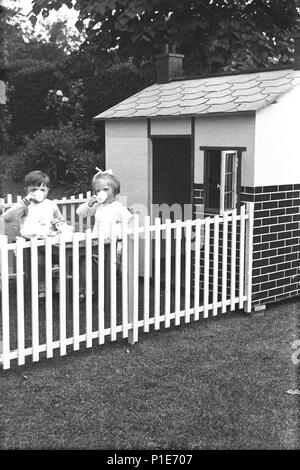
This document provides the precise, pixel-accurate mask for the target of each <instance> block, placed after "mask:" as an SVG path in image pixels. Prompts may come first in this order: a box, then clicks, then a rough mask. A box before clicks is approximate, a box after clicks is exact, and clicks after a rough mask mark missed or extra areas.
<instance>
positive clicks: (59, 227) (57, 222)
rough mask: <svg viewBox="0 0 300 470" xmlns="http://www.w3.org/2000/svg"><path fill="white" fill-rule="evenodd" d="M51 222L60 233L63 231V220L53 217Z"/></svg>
mask: <svg viewBox="0 0 300 470" xmlns="http://www.w3.org/2000/svg"><path fill="white" fill-rule="evenodd" d="M51 224H52V225H53V227H54V228H55V230H57V232H58V233H61V232H62V225H63V224H62V222H61V221H60V220H59V219H56V218H54V219H52V220H51Z"/></svg>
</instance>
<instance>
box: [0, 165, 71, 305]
mask: <svg viewBox="0 0 300 470" xmlns="http://www.w3.org/2000/svg"><path fill="white" fill-rule="evenodd" d="M24 186H25V192H26V195H25V197H24V198H23V199H22V200H21V201H19V202H17V203H16V204H14V205H13V206H12V207H11V208H10V209H8V210H7V211H6V212H5V213H4V216H3V217H4V221H5V222H6V223H19V235H20V236H21V237H24V238H26V239H31V238H33V237H37V238H40V239H43V238H46V237H48V236H53V235H56V234H57V233H58V232H60V231H61V229H62V227H63V226H64V224H65V223H66V220H65V218H64V217H63V216H62V214H61V212H60V210H59V208H58V206H57V204H56V203H55V202H54V201H51V200H50V199H47V195H48V192H49V188H50V179H49V177H48V176H47V175H46V174H45V173H43V172H42V171H39V170H36V171H31V172H30V173H28V174H27V175H26V176H25V178H24ZM38 251H39V252H38V264H39V298H41V299H42V298H45V268H44V265H45V254H44V252H43V251H42V250H38Z"/></svg>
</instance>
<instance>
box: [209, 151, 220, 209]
mask: <svg viewBox="0 0 300 470" xmlns="http://www.w3.org/2000/svg"><path fill="white" fill-rule="evenodd" d="M206 161H207V170H208V171H207V177H208V181H207V187H208V191H207V193H208V194H207V207H208V208H211V209H220V184H221V152H220V150H209V151H208V152H207V160H206Z"/></svg>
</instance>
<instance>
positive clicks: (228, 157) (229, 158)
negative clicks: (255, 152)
mask: <svg viewBox="0 0 300 470" xmlns="http://www.w3.org/2000/svg"><path fill="white" fill-rule="evenodd" d="M233 158H234V154H233V153H229V154H227V155H226V163H225V171H226V173H231V172H232V171H233Z"/></svg>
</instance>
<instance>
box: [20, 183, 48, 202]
mask: <svg viewBox="0 0 300 470" xmlns="http://www.w3.org/2000/svg"><path fill="white" fill-rule="evenodd" d="M37 190H39V191H42V192H43V193H44V199H46V197H47V195H48V192H49V188H48V187H47V186H45V185H44V184H40V185H38V184H37V185H33V186H27V187H26V188H25V191H26V194H29V193H34V192H35V191H37Z"/></svg>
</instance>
